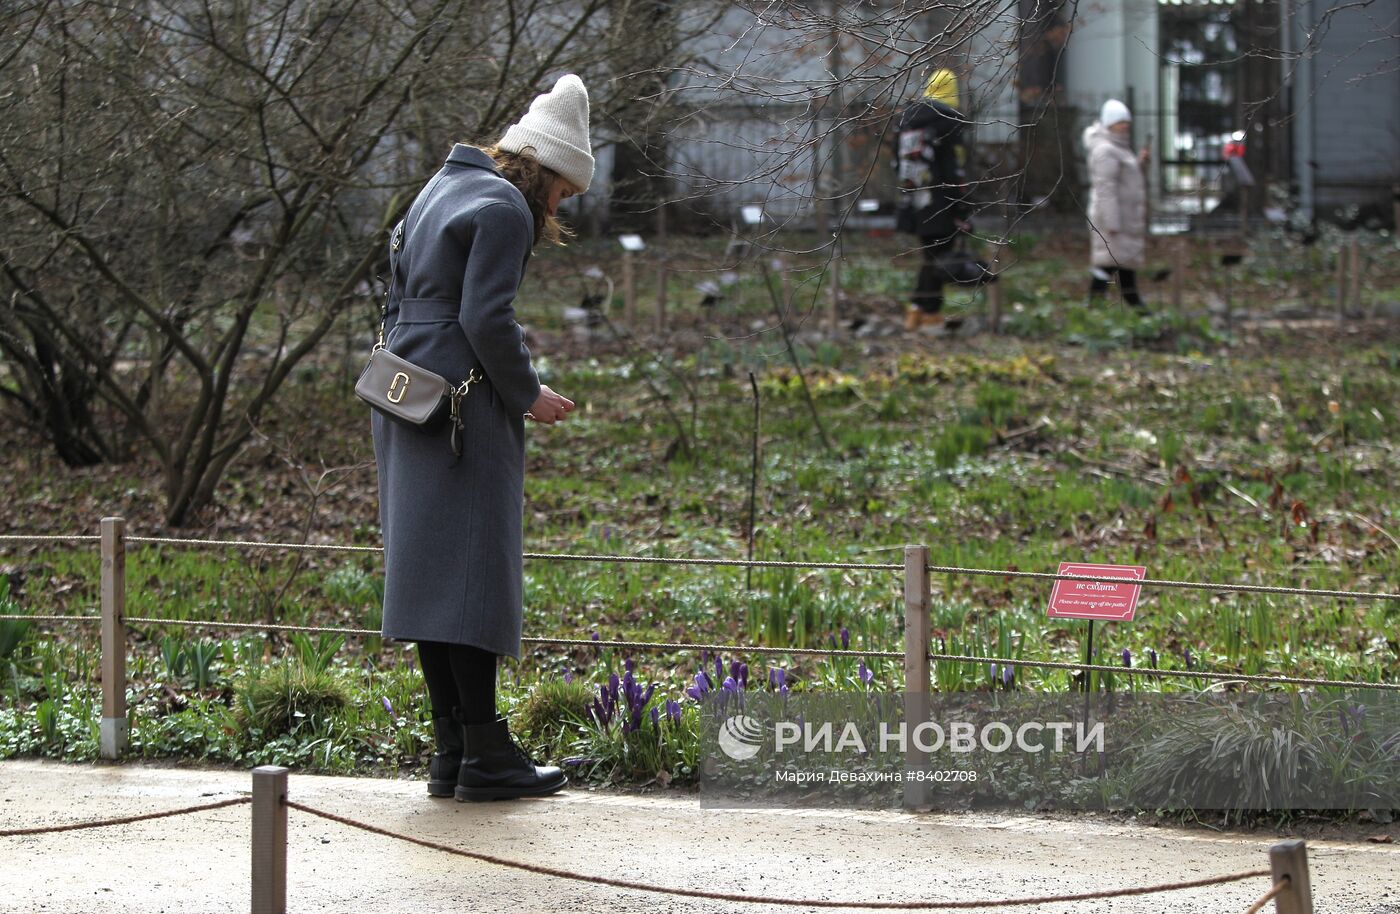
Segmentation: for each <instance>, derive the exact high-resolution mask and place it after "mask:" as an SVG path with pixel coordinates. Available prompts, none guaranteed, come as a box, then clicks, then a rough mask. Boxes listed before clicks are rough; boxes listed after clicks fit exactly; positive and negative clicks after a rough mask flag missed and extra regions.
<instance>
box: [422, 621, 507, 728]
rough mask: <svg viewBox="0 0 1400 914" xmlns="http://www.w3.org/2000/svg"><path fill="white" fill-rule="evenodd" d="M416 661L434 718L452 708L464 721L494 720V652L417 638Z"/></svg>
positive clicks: (477, 722) (450, 712)
mask: <svg viewBox="0 0 1400 914" xmlns="http://www.w3.org/2000/svg"><path fill="white" fill-rule="evenodd" d="M418 662H419V664H420V665H421V666H422V667H423V681H424V682H425V683H427V685H428V701H429V702H431V704H432V706H433V716H434V717H448V716H450V715H451V714H452V712H453V710H454V709H456V710H457V712H458V713H457V716H458V718H459V719H460V720H461V721H462V723H464V724H489V723H490V722H491V721H493V720H495V719H496V655H495V654H493V653H491V652H490V651H484V650H482V649H481V648H479V647H472V646H471V645H469V644H446V643H444V642H441V641H419V642H418Z"/></svg>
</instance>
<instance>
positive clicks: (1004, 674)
mask: <svg viewBox="0 0 1400 914" xmlns="http://www.w3.org/2000/svg"><path fill="white" fill-rule="evenodd" d="M1015 679H1016V673H1015V669H1014V668H1013V667H1010V666H1005V667H1002V669H1001V684H1002V686H1003V687H1004V688H1008V689H1009V688H1011V684H1012V683H1013V682H1014V681H1015Z"/></svg>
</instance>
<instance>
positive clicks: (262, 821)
mask: <svg viewBox="0 0 1400 914" xmlns="http://www.w3.org/2000/svg"><path fill="white" fill-rule="evenodd" d="M252 856H253V914H287V769H286V768H279V767H277V766H276V765H263V766H261V767H259V768H254V769H253V855H252Z"/></svg>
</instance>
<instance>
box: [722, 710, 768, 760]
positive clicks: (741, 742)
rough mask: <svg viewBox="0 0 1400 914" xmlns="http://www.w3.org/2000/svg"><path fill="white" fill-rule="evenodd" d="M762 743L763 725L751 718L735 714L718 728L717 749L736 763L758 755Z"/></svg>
mask: <svg viewBox="0 0 1400 914" xmlns="http://www.w3.org/2000/svg"><path fill="white" fill-rule="evenodd" d="M762 743H763V724H762V723H760V722H759V721H757V720H755V719H754V718H752V717H748V716H745V715H743V714H736V715H734V716H733V717H731V718H729V719H728V720H726V721H725V722H724V724H723V725H722V726H721V727H720V728H719V747H720V749H722V750H723V751H724V754H725V755H727V756H729V757H730V758H732V759H733V760H734V761H736V762H744V761H748V760H749V759H751V758H753V757H754V756H755V755H758V750H759V747H760V746H761V745H762Z"/></svg>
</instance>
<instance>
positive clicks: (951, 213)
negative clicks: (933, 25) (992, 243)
mask: <svg viewBox="0 0 1400 914" xmlns="http://www.w3.org/2000/svg"><path fill="white" fill-rule="evenodd" d="M965 123H966V119H965V118H964V117H963V115H962V112H961V111H959V110H958V81H957V77H956V76H955V75H954V74H953V73H952V72H951V71H949V70H935V71H934V72H933V75H932V76H930V77H929V80H928V84H927V85H926V86H925V88H924V97H923V98H922V99H921V100H920V101H917V102H915V103H914V104H912V105H910V106H909V107H908V108H907V109H905V111H904V112H903V113H902V114H901V115H900V118H899V122H898V124H897V137H898V140H897V142H898V144H899V145H898V152H897V157H896V161H895V167H896V169H897V173H898V181H899V189H900V203H899V206H898V208H897V210H896V213H895V227H896V228H897V229H898V230H899V231H901V232H905V233H907V234H910V235H915V236H917V237H918V239H919V250H920V253H921V255H922V264H921V266H920V268H919V277H918V284H917V285H916V286H915V289H914V298H913V304H912V305H910V307H909V310H908V312H907V313H906V314H905V326H906V327H907V328H908V329H910V330H917V329H919V328H920V327H923V326H939V325H942V323H943V314H942V311H943V286H944V284H945V283H948V282H974V283H975V282H986V281H988V278H989V276H990V274H986V272H985V269H984V268H979V267H978V265H977V264H976V262H973V261H968V262H967V263H961V262H959V261H960V260H961V258H959V257H958V256H957V244H958V236H959V235H960V234H962V233H963V232H966V231H969V230H970V229H971V226H970V225H969V223H968V222H967V214H968V205H967V201H966V198H965V194H966V178H965V176H964V172H963V165H964V163H963V160H964V158H965V157H966V152H965V150H964V149H963V146H962V131H963V125H964V124H965Z"/></svg>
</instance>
